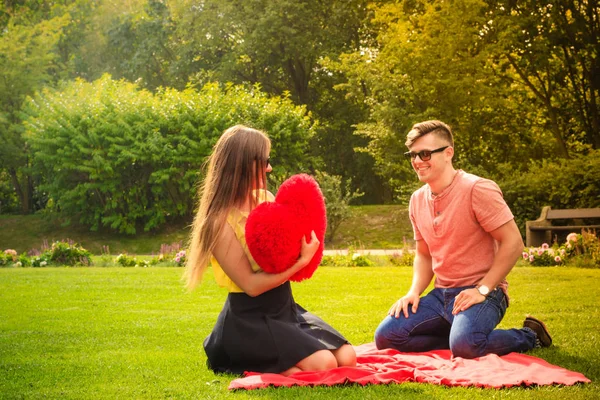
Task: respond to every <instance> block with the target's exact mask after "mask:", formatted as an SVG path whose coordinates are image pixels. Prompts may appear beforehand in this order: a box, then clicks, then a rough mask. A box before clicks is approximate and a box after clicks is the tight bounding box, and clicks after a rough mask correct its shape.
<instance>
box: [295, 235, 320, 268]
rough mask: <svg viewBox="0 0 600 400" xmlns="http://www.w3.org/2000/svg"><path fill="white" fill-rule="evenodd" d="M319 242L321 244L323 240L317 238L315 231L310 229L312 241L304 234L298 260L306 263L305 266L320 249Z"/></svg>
mask: <svg viewBox="0 0 600 400" xmlns="http://www.w3.org/2000/svg"><path fill="white" fill-rule="evenodd" d="M319 244H321V242H319V239H317V234H316V233H315V231H310V242H306V236H304V235H302V247H301V248H300V258H299V259H298V261H301V262H302V263H304V265H303V267H305V266H306V264H308V263H309V262H310V260H312V258H313V257H314V255H315V253H316V252H317V250H318V249H319Z"/></svg>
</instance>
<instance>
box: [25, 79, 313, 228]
mask: <svg viewBox="0 0 600 400" xmlns="http://www.w3.org/2000/svg"><path fill="white" fill-rule="evenodd" d="M23 112H24V113H25V114H27V115H28V116H29V117H28V118H27V122H26V123H25V126H26V133H25V135H26V136H27V138H28V143H29V144H30V145H31V149H32V155H33V162H32V166H33V169H34V172H35V173H37V174H38V175H39V176H40V177H43V178H44V182H43V183H42V184H41V185H40V190H41V191H43V192H46V193H48V198H49V200H48V204H49V205H50V206H47V209H49V210H50V211H55V212H58V211H59V210H60V212H62V213H64V214H65V215H68V216H77V218H79V221H80V222H81V223H83V224H84V225H87V226H89V227H90V228H91V229H92V230H97V229H99V228H100V227H101V226H105V227H109V228H110V229H112V230H115V231H118V232H122V233H128V234H135V233H137V231H138V229H139V228H143V230H144V231H149V230H153V229H155V228H157V227H160V226H162V225H164V224H165V223H166V222H167V221H168V220H174V219H176V218H181V217H185V216H189V215H191V214H192V212H193V208H194V198H195V195H196V187H197V182H198V180H199V178H201V174H202V168H201V167H202V165H203V163H204V161H205V159H206V157H207V156H208V155H209V154H210V152H211V150H212V147H213V145H214V143H215V142H216V141H217V139H218V137H219V136H220V135H221V132H223V131H224V130H225V129H226V128H228V127H230V126H232V125H236V124H247V125H251V126H252V127H254V128H258V129H263V130H265V131H266V132H267V134H268V135H269V136H270V137H271V139H272V140H273V148H272V150H271V154H272V156H273V157H278V156H280V158H279V159H278V163H277V165H274V169H275V170H276V171H275V172H276V173H279V174H291V173H296V172H297V171H299V170H308V169H309V168H310V167H312V161H311V160H310V159H309V158H307V157H306V156H305V155H306V153H307V150H308V142H309V139H310V138H311V137H312V135H313V131H314V128H313V125H314V123H313V122H312V121H311V119H310V118H309V117H308V115H307V111H306V108H305V107H304V106H296V105H294V104H293V102H292V100H291V99H290V98H288V97H269V96H267V95H266V94H265V93H263V92H261V91H260V89H259V88H258V87H255V88H251V89H248V88H245V87H242V86H233V85H222V86H220V85H219V84H208V85H206V86H204V87H203V88H202V89H201V90H199V91H198V90H196V89H193V88H191V87H190V88H188V89H185V90H183V91H178V90H175V89H161V90H158V91H157V92H156V93H150V92H149V91H146V90H141V89H140V88H139V87H138V86H137V85H136V84H133V83H128V82H126V81H115V80H113V79H111V78H110V76H108V75H105V76H103V77H102V78H100V79H98V80H96V81H95V82H85V81H83V80H76V81H73V82H70V83H67V84H66V85H64V86H63V87H62V90H61V91H60V92H57V91H53V90H51V89H45V90H42V91H40V92H38V94H36V95H35V96H34V98H32V99H30V100H29V101H28V102H27V104H26V105H25V106H24V111H23Z"/></svg>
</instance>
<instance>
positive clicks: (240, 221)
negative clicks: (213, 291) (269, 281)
mask: <svg viewBox="0 0 600 400" xmlns="http://www.w3.org/2000/svg"><path fill="white" fill-rule="evenodd" d="M274 200H275V196H273V194H272V193H271V192H268V191H266V190H264V189H261V191H260V194H259V203H263V202H265V201H274ZM248 214H249V213H248V212H247V211H240V210H238V209H237V208H232V209H231V211H229V215H228V216H227V223H228V224H229V225H230V226H231V227H232V228H233V232H235V236H236V237H237V239H238V241H239V242H240V244H241V245H242V248H243V249H244V253H245V254H246V257H248V261H250V266H251V267H252V271H254V272H258V271H260V270H261V268H260V267H259V266H258V264H257V263H256V261H254V258H253V257H252V255H251V254H250V250H249V249H248V245H247V244H246V235H245V228H246V219H248ZM211 265H212V268H213V272H214V275H215V280H216V281H217V284H218V285H219V286H221V287H224V288H226V289H227V290H228V291H229V292H232V293H242V292H243V290H242V289H240V288H239V287H238V285H236V284H235V283H234V282H233V281H232V280H231V279H230V278H229V276H227V274H226V273H225V271H223V268H221V266H220V265H219V263H218V262H217V260H216V259H215V258H214V257H212V258H211Z"/></svg>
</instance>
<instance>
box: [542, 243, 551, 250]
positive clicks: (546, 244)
mask: <svg viewBox="0 0 600 400" xmlns="http://www.w3.org/2000/svg"><path fill="white" fill-rule="evenodd" d="M548 247H550V246H548V243H543V244H542V249H544V250H546V249H547V248H548Z"/></svg>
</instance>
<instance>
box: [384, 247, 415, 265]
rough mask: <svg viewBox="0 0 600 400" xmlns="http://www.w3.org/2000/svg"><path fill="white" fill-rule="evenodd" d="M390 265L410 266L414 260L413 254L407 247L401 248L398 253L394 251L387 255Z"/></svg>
mask: <svg viewBox="0 0 600 400" xmlns="http://www.w3.org/2000/svg"><path fill="white" fill-rule="evenodd" d="M388 260H389V261H390V263H391V264H392V265H395V266H398V267H412V266H413V262H414V261H415V254H414V253H413V252H411V251H409V250H408V249H403V250H402V251H401V252H400V253H394V254H391V255H389V256H388Z"/></svg>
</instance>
